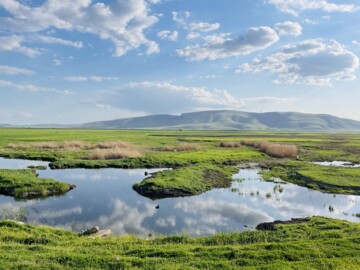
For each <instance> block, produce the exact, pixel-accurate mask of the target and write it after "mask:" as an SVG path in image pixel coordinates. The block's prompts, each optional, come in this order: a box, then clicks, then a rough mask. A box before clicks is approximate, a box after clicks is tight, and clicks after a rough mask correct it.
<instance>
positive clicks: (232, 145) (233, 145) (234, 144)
mask: <svg viewBox="0 0 360 270" xmlns="http://www.w3.org/2000/svg"><path fill="white" fill-rule="evenodd" d="M240 146H241V143H240V142H231V141H224V142H220V147H223V148H238V147H240Z"/></svg>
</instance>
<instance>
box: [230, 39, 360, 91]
mask: <svg viewBox="0 0 360 270" xmlns="http://www.w3.org/2000/svg"><path fill="white" fill-rule="evenodd" d="M358 67H359V58H358V57H357V56H356V55H355V54H354V53H352V52H350V51H348V50H347V49H345V47H344V46H343V45H341V44H340V43H338V42H337V41H335V40H332V41H330V42H328V43H325V42H323V41H321V40H314V39H313V40H305V41H302V42H299V43H295V44H288V45H286V46H284V47H283V48H282V49H281V50H280V51H279V52H277V53H275V54H272V55H270V56H268V57H266V58H265V59H262V60H260V59H257V58H256V59H254V61H253V62H252V63H245V64H243V65H241V66H239V67H238V69H237V70H236V72H245V73H246V72H252V73H256V72H261V71H269V72H273V73H276V74H278V79H277V80H275V81H274V82H275V83H278V84H284V83H285V84H307V85H331V81H332V80H333V79H335V80H350V79H355V78H356V76H355V74H354V72H355V71H356V69H357V68H358Z"/></svg>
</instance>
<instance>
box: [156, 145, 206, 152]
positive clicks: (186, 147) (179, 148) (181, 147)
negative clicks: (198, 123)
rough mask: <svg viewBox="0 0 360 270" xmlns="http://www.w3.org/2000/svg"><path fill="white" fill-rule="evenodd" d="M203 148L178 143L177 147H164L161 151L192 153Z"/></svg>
mask: <svg viewBox="0 0 360 270" xmlns="http://www.w3.org/2000/svg"><path fill="white" fill-rule="evenodd" d="M202 148H203V147H202V146H200V145H197V144H192V143H180V144H178V145H177V146H170V145H166V146H163V147H162V148H161V150H162V151H194V150H201V149H202Z"/></svg>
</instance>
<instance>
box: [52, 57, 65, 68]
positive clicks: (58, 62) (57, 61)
mask: <svg viewBox="0 0 360 270" xmlns="http://www.w3.org/2000/svg"><path fill="white" fill-rule="evenodd" d="M53 63H54V65H55V66H62V64H63V61H62V60H60V59H57V58H55V59H53Z"/></svg>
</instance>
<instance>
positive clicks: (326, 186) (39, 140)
mask: <svg viewBox="0 0 360 270" xmlns="http://www.w3.org/2000/svg"><path fill="white" fill-rule="evenodd" d="M244 142H245V143H244ZM264 142H265V143H264ZM254 145H259V147H253V146H254ZM261 145H266V146H270V148H273V146H276V147H274V149H275V152H274V149H270V150H272V152H271V151H270V152H269V151H268V152H267V151H264V150H263V149H262V147H261ZM282 145H284V146H285V147H286V148H290V149H291V151H292V154H291V155H289V157H291V158H277V157H276V156H282V155H277V153H276V151H277V150H276V149H277V148H281V147H280V146H282ZM294 148H297V150H294ZM294 153H296V154H297V155H298V156H297V157H295V156H296V155H294ZM0 156H3V157H9V158H25V159H38V160H47V161H51V164H50V167H51V168H53V169H62V168H106V167H114V168H159V167H167V168H173V169H174V171H173V172H171V173H170V172H166V173H161V174H159V175H154V178H152V179H147V180H145V181H144V182H143V183H140V185H143V187H145V186H146V187H147V190H154V191H155V190H156V191H159V190H169V189H175V190H176V189H178V188H179V187H181V189H182V190H184V187H185V185H186V186H187V187H186V188H185V189H186V190H187V191H190V192H191V193H190V194H189V195H191V194H198V193H199V192H204V191H206V190H208V189H209V188H211V186H214V187H216V184H215V185H211V184H204V181H202V180H203V179H204V178H203V176H204V175H205V174H204V171H205V170H206V169H205V168H207V167H211V166H213V167H214V166H215V167H217V168H218V169H217V170H224V171H232V170H233V169H234V167H235V166H236V165H238V164H242V163H250V162H255V163H259V164H262V165H263V166H265V167H267V168H270V169H271V173H266V172H265V173H264V175H265V176H267V178H268V179H270V178H271V176H275V177H283V178H284V180H287V181H291V182H293V183H297V184H301V185H306V186H308V187H309V188H314V189H320V190H323V191H327V192H335V193H352V194H358V191H359V189H360V180H359V178H358V170H351V169H331V170H330V169H329V168H324V167H321V166H315V165H312V164H310V162H313V161H334V160H341V161H350V162H354V163H360V134H335V133H333V134H329V133H295V132H293V133H285V132H246V131H243V132H241V131H223V132H218V131H211V132H208V131H164V130H57V129H0ZM285 156H286V155H285ZM291 160H296V163H294V162H289V161H291ZM195 170H198V171H197V172H195ZM163 174H165V175H163ZM166 174H171V175H169V176H167V175H166ZM194 176H196V178H197V179H198V180H199V181H198V182H197V184H195V182H194V181H193V179H194ZM295 176H296V177H295ZM174 179H176V180H175V181H174ZM180 182H182V183H180ZM201 182H202V184H201ZM150 184H151V188H149V187H150ZM139 190H140V189H139ZM142 190H144V188H143V189H142ZM164 193H166V192H164ZM175 193H176V192H175ZM175 193H174V194H175ZM153 195H155V194H153ZM157 195H159V194H157Z"/></svg>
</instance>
